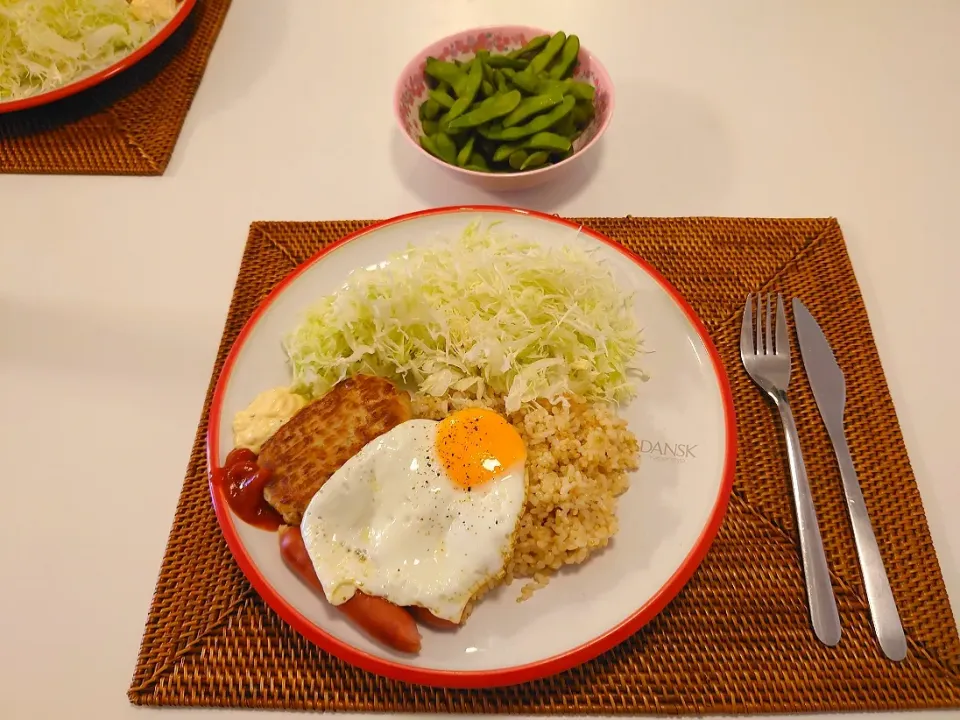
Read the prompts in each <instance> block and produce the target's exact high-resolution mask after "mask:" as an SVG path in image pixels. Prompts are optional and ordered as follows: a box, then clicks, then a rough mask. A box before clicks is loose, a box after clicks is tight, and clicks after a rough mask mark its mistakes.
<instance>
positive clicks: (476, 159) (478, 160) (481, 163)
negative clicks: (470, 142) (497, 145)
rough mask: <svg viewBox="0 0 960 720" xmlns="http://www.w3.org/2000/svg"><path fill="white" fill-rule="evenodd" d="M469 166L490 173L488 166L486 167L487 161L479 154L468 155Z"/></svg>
mask: <svg viewBox="0 0 960 720" xmlns="http://www.w3.org/2000/svg"><path fill="white" fill-rule="evenodd" d="M469 164H470V165H473V166H475V167H478V168H480V169H481V170H483V171H484V172H489V171H490V166H489V165H487V159H486V158H485V157H483V155H481V154H480V153H472V154H471V155H470V163H469Z"/></svg>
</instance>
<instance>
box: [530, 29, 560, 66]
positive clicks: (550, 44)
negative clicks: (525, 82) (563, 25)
mask: <svg viewBox="0 0 960 720" xmlns="http://www.w3.org/2000/svg"><path fill="white" fill-rule="evenodd" d="M566 41H567V36H566V34H565V33H564V32H563V30H560V31H559V32H558V33H556V34H555V35H554V36H553V37H551V38H550V39H549V40H548V41H547V44H546V45H544V46H543V50H541V51H540V52H538V53H537V54H536V56H535V57H534V58H533V60H531V61H530V64H529V65H527V69H526V72H528V73H530V74H531V75H532V76H536V75H539V74H540V73H541V72H543V71H544V70H546V69H547V65H549V64H550V61H551V60H553V58H554V57H556V55H557V53H558V52H560V50H561V49H562V48H563V44H564V43H565V42H566Z"/></svg>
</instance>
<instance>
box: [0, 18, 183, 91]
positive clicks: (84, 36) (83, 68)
mask: <svg viewBox="0 0 960 720" xmlns="http://www.w3.org/2000/svg"><path fill="white" fill-rule="evenodd" d="M175 12H176V0H130V1H128V0H0V101H3V100H19V99H21V98H25V97H28V96H30V95H34V94H36V93H39V92H45V91H47V90H52V89H54V88H57V87H60V86H61V85H64V84H66V83H68V82H71V81H73V80H76V79H78V78H80V77H83V76H85V75H90V74H92V73H94V72H96V71H97V70H100V69H102V68H104V67H106V66H108V65H110V64H111V63H113V62H115V61H116V60H119V59H120V58H121V57H123V56H124V55H128V54H129V53H130V52H132V51H133V50H135V49H136V48H138V47H140V46H141V45H143V44H144V43H145V42H146V41H147V40H149V39H150V38H151V37H152V36H153V34H154V33H155V32H156V30H157V28H158V27H159V25H161V24H162V23H164V22H165V21H167V20H169V19H170V18H171V17H173V15H174V13H175Z"/></svg>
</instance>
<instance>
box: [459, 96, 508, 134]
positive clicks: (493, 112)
mask: <svg viewBox="0 0 960 720" xmlns="http://www.w3.org/2000/svg"><path fill="white" fill-rule="evenodd" d="M520 98H521V95H520V91H519V90H511V91H510V92H508V93H504V94H503V95H494V96H493V97H490V98H487V99H486V100H484V101H483V102H482V103H480V107H478V108H477V109H476V110H471V111H470V112H468V113H466V114H465V115H462V116H460V117H458V118H454V119H453V120H451V121H450V123H449V127H450V129H451V130H464V129H466V128H472V127H477V126H479V125H483V124H485V123H488V122H490V121H491V120H496V119H497V118H500V117H503V116H504V115H509V114H510V113H511V112H513V109H514V108H515V107H517V105H519V104H520ZM450 112H453V111H452V110H451V111H450Z"/></svg>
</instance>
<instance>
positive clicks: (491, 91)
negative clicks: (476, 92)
mask: <svg viewBox="0 0 960 720" xmlns="http://www.w3.org/2000/svg"><path fill="white" fill-rule="evenodd" d="M480 92H481V93H483V96H484V97H491V96H493V95H496V93H497V91H496V89H495V88H494V87H493V85H492V84H490V82H489V81H487V80H484V81H483V82H482V83H480Z"/></svg>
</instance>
